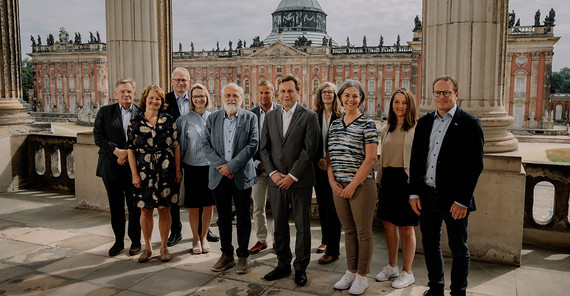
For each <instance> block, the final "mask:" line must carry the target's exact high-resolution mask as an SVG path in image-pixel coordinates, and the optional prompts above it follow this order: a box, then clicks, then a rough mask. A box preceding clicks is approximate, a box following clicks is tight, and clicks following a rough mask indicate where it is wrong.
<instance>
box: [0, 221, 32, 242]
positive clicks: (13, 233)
mask: <svg viewBox="0 0 570 296" xmlns="http://www.w3.org/2000/svg"><path fill="white" fill-rule="evenodd" d="M10 224H11V225H10V226H8V227H6V228H5V229H2V232H1V236H2V238H8V239H14V238H18V237H19V236H21V235H24V234H28V233H30V232H32V231H34V230H36V229H38V228H37V227H30V226H26V225H24V224H18V223H15V224H16V225H14V223H10Z"/></svg>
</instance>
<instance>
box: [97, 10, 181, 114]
mask: <svg viewBox="0 0 570 296" xmlns="http://www.w3.org/2000/svg"><path fill="white" fill-rule="evenodd" d="M105 17H106V24H107V61H108V83H109V94H110V96H109V97H110V98H109V103H114V102H116V99H115V98H114V96H113V95H111V93H112V92H113V91H114V90H115V83H116V82H117V81H118V80H119V79H122V78H125V77H130V78H132V79H134V80H135V82H136V84H137V87H136V91H137V98H136V100H137V101H138V100H140V94H142V90H143V89H144V87H146V86H148V85H151V84H156V85H160V86H161V87H162V88H163V89H164V90H165V91H167V90H169V89H170V87H169V84H170V72H171V68H172V58H171V55H172V23H171V19H172V9H171V0H105Z"/></svg>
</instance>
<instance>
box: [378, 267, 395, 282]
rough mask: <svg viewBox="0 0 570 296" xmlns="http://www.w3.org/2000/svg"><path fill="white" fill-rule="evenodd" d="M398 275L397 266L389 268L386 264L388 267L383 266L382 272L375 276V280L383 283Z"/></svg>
mask: <svg viewBox="0 0 570 296" xmlns="http://www.w3.org/2000/svg"><path fill="white" fill-rule="evenodd" d="M398 273H399V269H398V266H396V267H392V266H390V264H388V265H386V266H384V267H383V268H382V271H380V272H379V273H378V274H377V275H376V280H377V281H379V282H384V281H387V280H388V279H389V278H391V277H395V276H398Z"/></svg>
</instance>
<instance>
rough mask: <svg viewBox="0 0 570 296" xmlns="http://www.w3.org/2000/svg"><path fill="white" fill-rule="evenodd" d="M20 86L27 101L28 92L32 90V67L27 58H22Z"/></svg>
mask: <svg viewBox="0 0 570 296" xmlns="http://www.w3.org/2000/svg"><path fill="white" fill-rule="evenodd" d="M22 88H23V89H24V100H25V101H27V102H29V98H30V94H29V92H30V91H31V92H33V91H34V67H33V66H32V61H30V59H28V58H25V59H24V60H22Z"/></svg>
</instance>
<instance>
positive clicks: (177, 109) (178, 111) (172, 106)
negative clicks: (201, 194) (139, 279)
mask: <svg viewBox="0 0 570 296" xmlns="http://www.w3.org/2000/svg"><path fill="white" fill-rule="evenodd" d="M171 83H172V89H174V91H172V92H169V93H167V94H166V95H165V100H166V104H167V105H168V106H167V107H166V113H168V114H170V115H171V116H172V118H174V120H176V119H178V117H180V116H182V115H185V114H186V113H188V112H190V96H189V94H188V89H189V88H190V73H188V70H186V68H182V67H179V68H176V69H174V71H173V72H172V80H171ZM181 183H182V182H181ZM181 183H180V184H181ZM185 190H191V188H186V189H185ZM202 210H203V209H202V208H201V209H200V216H202ZM170 216H171V217H172V224H171V226H170V236H169V237H168V242H167V243H166V244H167V245H168V246H169V247H171V246H174V245H176V244H177V243H178V242H179V241H180V240H182V222H181V221H180V205H179V204H178V203H173V204H172V205H171V206H170ZM200 223H202V219H200ZM198 229H200V230H201V229H202V225H201V224H200V225H199V226H198ZM207 239H208V241H218V239H219V238H218V237H217V236H214V235H213V234H212V233H211V232H210V231H209V230H208V236H207Z"/></svg>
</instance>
